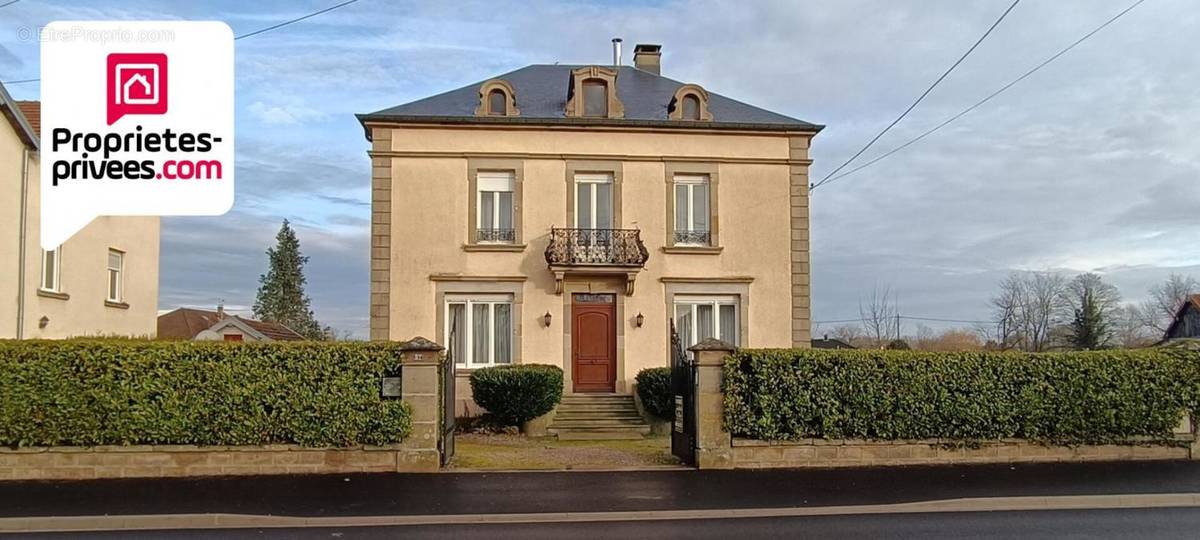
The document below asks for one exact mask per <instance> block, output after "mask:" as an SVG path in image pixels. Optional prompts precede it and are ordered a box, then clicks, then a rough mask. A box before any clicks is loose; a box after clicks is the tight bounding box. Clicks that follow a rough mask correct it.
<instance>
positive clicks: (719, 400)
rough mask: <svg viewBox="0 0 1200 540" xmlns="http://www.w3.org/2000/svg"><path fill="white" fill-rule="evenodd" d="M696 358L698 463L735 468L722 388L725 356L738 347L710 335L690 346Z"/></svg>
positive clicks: (702, 466)
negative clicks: (726, 427)
mask: <svg viewBox="0 0 1200 540" xmlns="http://www.w3.org/2000/svg"><path fill="white" fill-rule="evenodd" d="M688 350H689V351H691V352H692V354H694V355H695V359H696V466H697V467H699V468H701V469H732V468H733V438H732V437H731V436H730V435H729V432H728V431H726V430H725V394H724V393H723V392H722V391H721V380H722V377H723V375H722V369H723V366H724V363H725V357H727V356H729V355H730V354H733V351H734V350H736V348H735V347H734V346H733V345H730V344H728V343H725V342H724V341H721V340H719V339H714V338H708V339H706V340H704V341H701V342H700V343H697V344H695V345H693V346H692V347H691V348H689V349H688Z"/></svg>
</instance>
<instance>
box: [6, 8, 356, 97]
mask: <svg viewBox="0 0 1200 540" xmlns="http://www.w3.org/2000/svg"><path fill="white" fill-rule="evenodd" d="M19 1H20V0H13V1H11V2H9V3H7V4H2V5H0V8H2V7H4V6H7V5H11V4H14V3H16V2H19ZM357 1H358V0H347V1H346V2H342V3H340V4H336V5H333V6H329V7H327V8H325V9H322V10H319V11H314V12H312V13H309V14H307V15H304V16H302V17H296V18H295V19H291V20H287V21H283V22H281V23H279V24H274V25H271V26H268V27H266V28H260V29H258V30H255V31H253V32H249V33H246V34H242V35H240V36H234V38H233V40H234V41H237V40H239V39H246V38H248V37H251V36H257V35H259V34H264V33H267V32H270V31H272V30H275V29H278V28H283V27H285V26H287V25H289V24H294V23H298V22H300V21H303V20H305V19H311V18H313V17H316V16H317V15H321V14H322V13H329V12H330V11H333V10H335V9H338V8H342V7H346V6H348V5H350V4H353V3H355V2H357ZM40 80H41V79H21V80H19V81H0V83H2V84H23V83H31V82H38V81H40Z"/></svg>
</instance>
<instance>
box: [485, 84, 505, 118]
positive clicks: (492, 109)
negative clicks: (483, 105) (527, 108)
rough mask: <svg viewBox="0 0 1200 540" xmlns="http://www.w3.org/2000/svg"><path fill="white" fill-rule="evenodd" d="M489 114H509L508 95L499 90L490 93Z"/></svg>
mask: <svg viewBox="0 0 1200 540" xmlns="http://www.w3.org/2000/svg"><path fill="white" fill-rule="evenodd" d="M488 114H490V115H493V116H504V115H506V114H508V94H505V93H504V90H501V89H499V88H495V89H493V90H492V91H491V92H489V93H488Z"/></svg>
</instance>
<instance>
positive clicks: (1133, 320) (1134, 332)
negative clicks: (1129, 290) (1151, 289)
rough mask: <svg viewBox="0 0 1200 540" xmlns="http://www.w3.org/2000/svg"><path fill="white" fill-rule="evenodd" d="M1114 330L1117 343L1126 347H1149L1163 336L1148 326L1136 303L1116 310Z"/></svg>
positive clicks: (1113, 320) (1113, 323)
mask: <svg viewBox="0 0 1200 540" xmlns="http://www.w3.org/2000/svg"><path fill="white" fill-rule="evenodd" d="M1112 331H1113V338H1114V340H1115V341H1116V343H1117V345H1118V346H1119V347H1123V348H1126V349H1137V348H1141V347H1148V346H1150V345H1152V344H1153V343H1154V342H1155V341H1157V340H1158V338H1159V337H1161V336H1160V335H1159V334H1157V333H1155V332H1156V331H1155V330H1152V329H1150V328H1149V327H1147V326H1146V324H1145V321H1144V319H1143V317H1142V310H1141V309H1140V308H1138V306H1135V305H1124V306H1121V307H1119V308H1117V309H1116V310H1115V311H1114V313H1113V319H1112Z"/></svg>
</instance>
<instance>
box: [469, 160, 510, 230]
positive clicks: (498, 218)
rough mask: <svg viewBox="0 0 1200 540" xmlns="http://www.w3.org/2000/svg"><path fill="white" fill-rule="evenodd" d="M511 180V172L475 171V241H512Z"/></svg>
mask: <svg viewBox="0 0 1200 540" xmlns="http://www.w3.org/2000/svg"><path fill="white" fill-rule="evenodd" d="M514 183H515V175H514V174H513V173H512V172H511V171H505V172H480V173H479V176H478V177H477V178H476V184H477V186H478V187H477V188H476V189H477V190H478V193H477V194H476V197H477V199H476V201H475V206H476V208H478V215H477V216H476V222H475V230H476V241H478V242H497V243H505V244H511V243H513V242H516V240H517V234H516V229H514V228H513V184H514Z"/></svg>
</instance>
